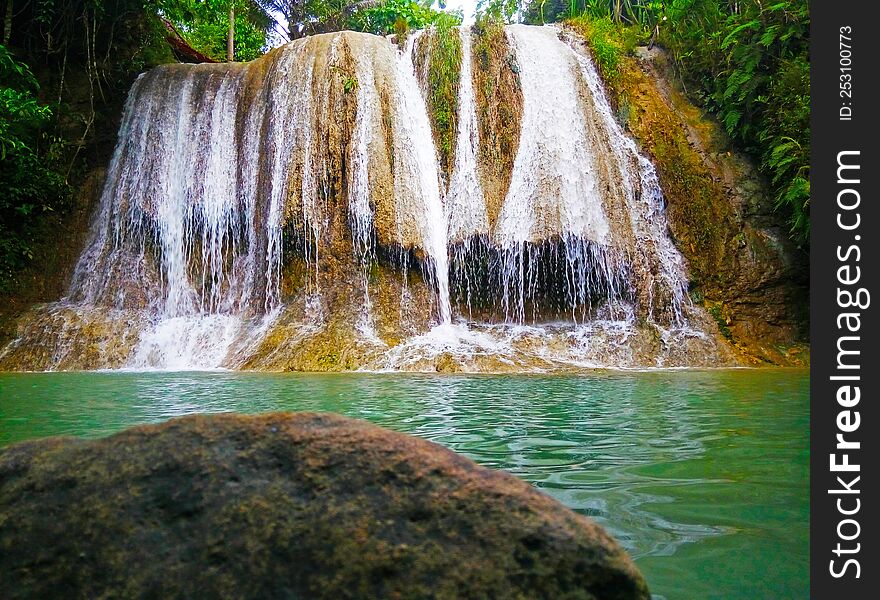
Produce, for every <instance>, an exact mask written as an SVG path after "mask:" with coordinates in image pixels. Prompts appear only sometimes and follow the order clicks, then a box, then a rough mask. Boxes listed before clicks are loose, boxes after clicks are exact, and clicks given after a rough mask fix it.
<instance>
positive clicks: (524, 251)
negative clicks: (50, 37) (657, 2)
mask: <svg viewBox="0 0 880 600" xmlns="http://www.w3.org/2000/svg"><path fill="white" fill-rule="evenodd" d="M436 35H437V34H436V33H435V32H427V33H417V34H414V35H412V36H410V39H409V40H408V41H407V43H406V45H405V47H403V48H397V47H396V46H394V45H393V44H392V43H391V42H389V40H386V39H383V38H377V37H375V36H370V35H366V34H356V33H352V32H343V33H339V34H328V35H321V36H313V37H310V38H306V39H303V40H299V41H298V42H295V43H294V44H290V45H288V46H286V47H284V48H280V49H276V50H274V51H273V52H271V53H269V54H268V55H266V56H265V57H263V58H261V59H259V60H257V61H254V62H252V63H248V64H244V65H232V66H229V65H197V66H190V65H171V66H165V67H160V68H158V69H156V70H154V71H151V72H149V73H147V74H145V75H143V76H142V77H141V79H140V80H139V81H138V82H137V83H136V84H135V86H134V87H133V89H132V92H131V95H130V98H129V102H128V105H127V109H126V116H125V118H124V120H123V125H122V129H121V132H120V141H119V144H118V146H117V150H116V155H115V156H114V159H113V161H112V163H111V165H110V168H109V171H108V178H107V183H106V185H105V188H104V192H103V195H102V198H101V201H100V207H99V209H98V211H97V212H96V215H95V219H94V223H93V227H92V231H91V234H90V235H91V239H90V241H89V242H88V244H87V245H86V249H85V250H84V252H83V254H82V256H81V257H80V260H79V263H78V266H77V268H76V270H75V273H74V276H73V282H72V284H71V286H70V288H69V290H68V293H67V295H66V297H65V298H64V299H63V300H62V301H61V302H60V303H56V304H52V305H49V306H44V307H38V308H36V309H34V310H32V311H30V312H29V313H28V314H26V315H25V316H24V317H22V318H21V319H20V320H19V328H18V333H17V339H16V340H14V341H13V342H12V343H11V344H10V345H9V346H7V347H6V349H5V350H3V351H2V352H0V368H7V369H10V368H12V369H16V368H17V369H22V368H24V369H52V368H59V369H71V368H74V369H75V368H107V367H109V368H115V367H120V366H128V367H134V368H144V367H146V368H204V367H216V366H224V367H232V368H247V369H268V370H288V369H293V370H346V369H357V368H367V369H396V370H397V369H408V370H435V369H440V370H469V371H508V370H560V369H562V370H565V369H577V368H583V367H591V366H612V367H613V366H623V367H632V366H688V365H690V366H718V365H730V364H740V363H742V362H743V361H746V362H748V361H752V360H770V361H773V362H781V363H785V362H793V361H796V360H797V358H796V357H793V356H791V354H790V353H789V352H787V351H788V349H789V348H790V347H791V344H792V343H793V341H794V340H795V339H796V333H797V324H798V316H797V315H796V314H795V313H794V312H793V309H792V308H791V307H792V306H796V305H797V303H798V302H799V301H800V299H801V296H800V295H799V294H800V293H801V291H800V290H799V289H798V287H797V284H796V283H792V281H795V280H796V279H797V276H798V271H797V261H796V260H795V259H794V258H793V257H794V256H795V254H793V253H792V252H791V249H790V248H788V247H787V242H786V241H785V239H786V238H785V236H784V235H782V233H781V232H780V231H779V230H778V228H775V227H774V226H773V225H772V223H773V221H774V220H773V215H772V213H771V212H768V206H767V204H768V200H767V196H766V194H765V192H764V187H763V185H762V183H761V182H760V180H759V179H757V178H756V177H755V175H754V173H753V172H752V171H751V170H750V169H749V168H748V166H747V163H745V162H744V161H742V160H740V159H738V158H736V159H734V158H728V157H726V156H725V155H724V153H723V152H719V151H718V149H717V142H715V141H713V140H714V138H713V137H712V135H714V134H710V133H707V131H709V129H707V128H708V127H710V126H709V125H706V122H705V121H704V120H700V121H699V123H697V124H695V122H694V120H693V111H694V110H695V109H693V107H691V106H690V105H688V104H687V103H685V102H684V101H683V99H682V97H681V96H680V95H678V94H677V93H676V92H675V91H674V90H673V89H672V88H671V87H669V86H668V85H666V84H665V83H664V75H663V74H661V72H660V71H659V70H658V68H656V67H654V66H652V64H653V63H650V62H644V61H643V62H642V63H638V62H636V61H631V63H630V66H629V68H628V70H627V71H626V77H625V78H624V84H623V86H622V87H620V88H615V87H612V88H611V89H610V90H609V92H610V102H609V98H608V97H606V92H605V90H604V89H603V86H602V82H601V81H600V79H599V77H598V73H597V72H596V69H595V67H594V66H593V64H592V61H591V59H590V56H589V51H588V49H587V48H586V47H585V46H584V44H583V42H582V41H581V40H579V39H578V38H576V37H572V36H571V35H570V34H568V33H565V32H562V31H557V30H555V29H551V28H536V27H525V26H516V27H508V28H506V29H505V28H502V27H492V26H489V27H486V28H483V29H475V30H473V31H461V32H457V35H458V39H457V42H454V43H452V44H451V45H447V46H448V47H447V46H444V47H443V48H445V49H444V50H443V52H445V53H446V54H444V55H443V56H442V57H440V56H439V55H438V54H437V52H439V51H440V50H438V48H440V46H439V45H438V40H437V39H436ZM450 57H451V58H450ZM441 58H442V61H441ZM450 60H453V62H454V60H457V61H458V62H457V65H454V66H455V67H456V68H457V70H458V76H457V77H455V78H453V79H454V80H455V81H454V83H455V85H453V86H452V87H451V88H449V89H452V90H453V91H454V93H452V92H450V91H449V89H447V90H446V92H447V93H446V94H445V95H443V94H435V93H433V92H432V88H431V85H432V82H435V81H436V78H432V77H433V76H432V69H438V68H440V66H442V67H443V68H446V69H449V61H450ZM443 61H445V62H443ZM438 65H440V66H438ZM447 83H448V82H447ZM450 102H451V104H450ZM444 103H446V104H444ZM623 106H626V107H627V109H626V111H625V112H626V114H627V118H626V119H620V116H621V114H622V113H621V110H620V109H621V107H623ZM615 108H616V109H617V113H618V114H617V115H615V114H614V113H615ZM441 117H442V118H441ZM450 119H451V121H450ZM444 123H445V125H444ZM624 128H625V129H626V131H625V130H624ZM712 144H716V145H712ZM649 158H650V159H652V160H649ZM652 161H653V164H652ZM655 166H656V167H655ZM664 198H665V199H664ZM795 310H796V309H795Z"/></svg>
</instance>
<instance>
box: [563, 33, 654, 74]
mask: <svg viewBox="0 0 880 600" xmlns="http://www.w3.org/2000/svg"><path fill="white" fill-rule="evenodd" d="M566 24H567V25H568V26H569V27H571V28H572V29H574V30H575V31H577V32H578V33H579V34H580V35H581V36H583V38H584V39H585V40H586V41H587V43H588V44H589V46H590V50H591V51H592V53H593V58H594V60H595V61H596V66H597V67H598V68H599V73H600V74H601V75H602V79H604V80H605V83H606V85H611V86H615V87H616V86H618V85H619V84H620V79H621V76H622V74H621V68H622V65H621V62H622V60H623V57H625V56H629V55H631V54H632V53H633V51H634V50H635V48H636V46H637V45H639V43H640V42H641V41H642V37H643V32H642V31H641V30H640V29H639V28H637V27H630V26H625V25H621V24H619V23H614V22H613V21H612V20H611V19H610V18H608V17H602V18H591V17H587V16H581V17H575V18H573V19H569V20H568V21H566Z"/></svg>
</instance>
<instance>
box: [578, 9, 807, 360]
mask: <svg viewBox="0 0 880 600" xmlns="http://www.w3.org/2000/svg"><path fill="white" fill-rule="evenodd" d="M565 27H566V28H567V29H568V30H570V31H573V32H574V33H576V34H577V35H578V36H579V37H581V38H582V39H583V40H584V43H585V44H586V45H587V46H588V47H589V48H590V50H591V52H592V54H593V56H594V58H595V59H596V62H597V64H598V66H599V71H600V73H601V75H602V78H603V80H604V82H605V86H606V90H607V92H608V95H609V99H610V101H611V103H612V106H613V107H614V109H615V110H616V112H617V117H618V119H619V121H620V122H621V124H622V125H623V126H624V127H625V128H626V130H627V131H628V132H629V134H630V135H632V136H633V138H634V139H635V140H636V141H637V142H638V143H639V145H640V147H641V149H642V151H643V152H645V153H646V154H647V155H648V156H649V157H650V158H651V159H652V161H653V162H654V165H655V167H656V169H657V175H658V177H659V179H660V184H661V186H662V188H663V193H664V196H665V198H666V201H667V215H668V218H669V227H670V233H671V235H672V237H673V239H674V241H675V243H676V245H677V246H678V248H679V250H680V251H681V252H682V254H683V255H684V256H685V258H686V259H687V261H688V266H689V273H690V291H691V297H692V299H693V300H694V302H695V303H697V304H699V305H702V306H704V307H705V308H706V309H707V311H708V312H709V314H710V315H711V316H712V317H713V318H714V319H715V321H716V323H717V324H718V326H719V333H720V334H721V335H722V336H723V337H725V338H726V339H727V340H728V341H730V342H731V344H732V345H733V346H734V348H735V349H737V350H738V352H739V353H740V354H741V356H742V358H744V359H745V360H747V361H749V362H753V363H767V362H769V363H773V364H781V365H803V364H806V363H807V362H808V361H809V348H808V346H807V343H806V340H807V331H808V320H809V312H808V308H809V307H808V284H809V281H808V262H807V260H808V258H807V256H806V255H805V254H804V253H803V252H801V251H799V250H798V249H797V248H796V247H795V246H794V244H793V243H792V242H791V241H790V240H789V238H788V236H787V235H786V227H785V224H784V217H783V216H782V215H780V214H777V213H775V212H774V209H773V203H772V197H771V194H770V192H769V188H768V186H767V183H766V182H765V181H764V180H763V179H762V178H761V177H760V176H759V174H758V173H757V170H756V169H755V167H754V166H753V164H752V163H751V161H750V160H749V159H748V158H747V157H745V156H744V155H742V154H741V153H739V152H737V151H736V149H735V148H733V147H732V146H731V143H730V141H729V139H728V137H727V136H726V135H725V133H724V131H723V129H722V128H721V127H720V125H719V124H718V123H717V122H716V121H715V120H714V119H713V118H712V117H710V116H708V115H707V114H706V113H704V112H703V111H702V110H700V109H699V108H698V107H697V106H695V105H694V104H693V103H691V102H690V101H689V100H688V98H687V97H686V95H685V93H684V90H683V89H682V88H681V86H680V84H679V83H678V80H677V78H676V77H675V75H674V73H673V71H672V68H671V65H670V63H669V60H668V57H667V55H666V53H665V52H664V51H663V50H662V49H660V48H658V47H654V48H653V49H650V50H649V49H648V48H647V47H644V46H637V39H636V38H635V37H634V36H633V35H629V33H628V32H627V31H626V30H621V29H612V28H609V27H607V26H606V24H603V23H593V22H591V21H589V20H585V19H577V20H574V21H569V22H567V23H566V24H565Z"/></svg>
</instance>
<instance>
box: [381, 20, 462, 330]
mask: <svg viewBox="0 0 880 600" xmlns="http://www.w3.org/2000/svg"><path fill="white" fill-rule="evenodd" d="M422 33H423V32H416V33H413V34H412V35H410V36H409V37H408V39H407V41H406V44H405V46H404V49H403V52H402V53H401V54H400V57H399V58H398V62H397V101H398V105H397V106H398V110H397V113H396V115H397V117H398V118H397V119H396V120H395V121H394V127H395V136H394V137H395V148H394V149H395V169H399V170H400V171H402V175H403V177H401V178H400V180H399V181H398V177H397V173H395V191H396V193H397V208H398V212H399V214H401V213H402V214H403V215H405V218H407V220H409V222H411V223H413V224H414V226H415V227H416V228H417V229H418V230H419V232H420V237H421V240H422V243H423V248H424V250H425V252H426V253H427V255H428V260H429V261H430V263H431V265H432V267H433V268H431V274H432V275H433V278H434V280H435V281H434V282H435V284H436V286H437V295H438V304H439V309H440V324H441V325H442V324H448V323H450V322H451V321H452V308H451V306H450V302H449V259H448V256H447V245H448V244H447V225H446V215H445V212H444V210H443V201H442V198H441V196H440V166H439V164H438V162H437V151H436V149H435V148H434V138H433V136H432V134H431V122H430V120H429V119H428V109H427V106H426V105H425V99H424V98H423V97H422V92H421V89H420V88H419V82H418V80H417V79H416V73H415V67H414V66H413V58H412V57H413V49H414V48H415V44H416V41H417V40H418V38H419V36H420V35H422ZM400 184H404V185H400ZM413 184H414V185H413Z"/></svg>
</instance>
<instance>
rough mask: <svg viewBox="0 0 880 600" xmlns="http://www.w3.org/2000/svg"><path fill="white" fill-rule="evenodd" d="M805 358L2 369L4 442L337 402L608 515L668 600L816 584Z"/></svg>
mask: <svg viewBox="0 0 880 600" xmlns="http://www.w3.org/2000/svg"><path fill="white" fill-rule="evenodd" d="M808 388H809V382H808V378H807V374H806V372H803V371H785V370H777V371H674V372H671V371H659V372H648V373H617V372H615V373H611V374H591V375H589V376H581V377H576V376H571V377H533V376H529V377H525V376H522V377H519V376H506V377H497V376H460V377H459V376H428V375H388V374H383V375H369V374H357V375H275V374H249V373H226V372H220V373H167V374H166V373H118V372H117V373H66V374H65V373H46V374H0V445H5V444H9V443H13V442H16V441H21V440H24V439H30V438H35V437H42V436H47V435H57V434H71V435H80V436H87V437H97V436H102V435H106V434H109V433H112V432H115V431H118V430H119V429H122V428H124V427H127V426H129V425H132V424H137V423H147V422H155V421H161V420H164V419H167V418H170V417H174V416H180V415H185V414H190V413H194V412H224V411H237V412H247V413H258V412H267V411H277V410H307V411H333V412H339V413H343V414H346V415H350V416H354V417H360V418H365V419H369V420H371V421H373V422H375V423H378V424H380V425H383V426H386V427H389V428H391V429H395V430H398V431H404V432H408V433H412V434H415V435H418V436H421V437H424V438H427V439H430V440H433V441H435V442H437V443H440V444H442V445H444V446H447V447H449V448H452V449H453V450H456V451H458V452H461V453H463V454H465V455H467V456H469V457H471V458H473V459H474V460H476V461H477V462H479V463H481V464H483V465H486V466H490V467H494V468H499V469H505V470H507V471H510V472H511V473H514V474H515V475H517V476H519V477H522V478H523V479H526V480H528V481H530V482H532V483H533V484H534V485H536V486H537V487H539V488H541V489H542V490H544V491H545V492H547V493H548V494H550V495H552V496H554V497H555V498H557V499H558V500H560V501H561V502H563V503H564V504H566V505H567V506H570V507H571V508H573V509H575V510H577V511H579V512H581V513H583V514H587V515H589V516H591V517H593V518H594V519H596V520H597V521H598V522H600V523H601V524H602V525H603V526H605V527H606V528H607V529H608V530H609V531H610V532H611V533H612V534H613V535H614V536H615V537H616V538H617V539H618V540H619V541H620V542H621V543H622V544H623V545H624V546H625V547H626V548H627V550H629V552H630V553H631V554H632V555H633V556H634V557H635V558H636V559H637V562H638V563H639V565H640V566H641V568H642V569H643V571H644V572H645V574H646V576H647V577H648V581H649V583H650V584H651V587H652V590H653V591H654V592H655V593H657V594H658V595H660V596H661V597H665V598H669V599H670V600H673V599H676V598H796V597H804V598H805V597H807V594H808V526H807V519H808V508H809V504H808V493H807V492H808V462H809V460H808V415H809V412H808Z"/></svg>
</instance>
